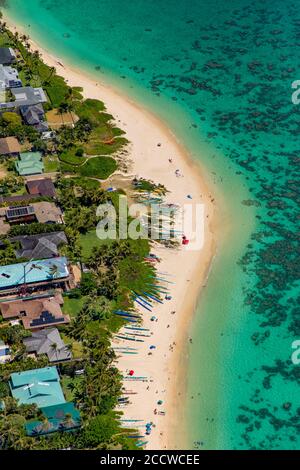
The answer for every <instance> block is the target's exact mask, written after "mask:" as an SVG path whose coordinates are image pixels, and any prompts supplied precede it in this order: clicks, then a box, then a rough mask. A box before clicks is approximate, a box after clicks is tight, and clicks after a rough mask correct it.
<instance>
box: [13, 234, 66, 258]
mask: <svg viewBox="0 0 300 470" xmlns="http://www.w3.org/2000/svg"><path fill="white" fill-rule="evenodd" d="M10 241H11V242H18V244H19V245H20V248H18V249H17V250H15V253H16V257H17V258H27V259H44V258H54V257H56V256H58V255H59V250H58V249H59V247H61V246H62V245H67V243H68V240H67V237H66V235H65V234H64V232H52V233H40V234H37V235H19V236H17V237H12V238H10Z"/></svg>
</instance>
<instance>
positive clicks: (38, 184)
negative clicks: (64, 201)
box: [26, 178, 55, 197]
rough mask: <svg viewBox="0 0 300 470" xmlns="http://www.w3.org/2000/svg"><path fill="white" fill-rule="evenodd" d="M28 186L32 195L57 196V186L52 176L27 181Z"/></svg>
mask: <svg viewBox="0 0 300 470" xmlns="http://www.w3.org/2000/svg"><path fill="white" fill-rule="evenodd" d="M26 188H27V191H28V192H29V194H32V195H38V196H47V197H55V187H54V184H53V182H52V180H51V178H42V179H38V180H31V181H27V182H26Z"/></svg>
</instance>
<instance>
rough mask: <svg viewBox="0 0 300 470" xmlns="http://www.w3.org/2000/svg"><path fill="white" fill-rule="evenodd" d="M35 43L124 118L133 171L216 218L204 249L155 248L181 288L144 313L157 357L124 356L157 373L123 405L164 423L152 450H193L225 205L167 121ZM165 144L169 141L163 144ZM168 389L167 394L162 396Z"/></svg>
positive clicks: (144, 349)
mask: <svg viewBox="0 0 300 470" xmlns="http://www.w3.org/2000/svg"><path fill="white" fill-rule="evenodd" d="M3 20H5V21H6V23H7V26H8V28H9V29H10V30H11V31H13V32H15V31H18V32H21V33H24V32H25V33H26V34H28V33H27V32H26V30H25V28H24V29H23V28H22V27H20V26H19V25H16V24H15V23H14V22H13V20H11V19H10V18H9V17H8V16H7V14H6V13H5V14H4V16H3ZM29 42H30V44H31V45H32V48H33V50H38V51H39V52H40V54H41V57H42V58H43V60H44V61H45V63H47V64H48V65H50V66H54V67H55V68H56V71H57V73H58V74H59V75H61V76H63V77H64V78H65V79H66V81H67V82H68V84H69V85H70V86H82V87H83V95H84V97H85V98H96V99H100V100H101V101H103V102H104V104H105V106H106V109H107V111H108V112H109V113H111V114H112V115H113V116H114V118H115V122H116V124H117V125H118V126H119V127H121V128H122V129H123V130H124V131H125V132H126V137H127V138H128V140H129V141H130V144H129V146H128V150H129V155H130V160H132V168H131V169H130V174H132V175H138V176H139V177H144V178H146V179H151V180H153V181H154V182H155V183H161V184H164V185H165V186H166V188H167V190H168V191H169V193H167V197H166V201H167V202H172V203H178V204H180V205H181V206H182V205H183V204H185V203H187V202H188V200H187V198H186V196H187V194H192V196H193V203H194V202H196V203H197V202H198V203H201V204H204V206H205V212H206V216H207V217H206V220H208V222H207V223H206V224H205V234H204V246H203V248H202V249H201V250H200V251H197V252H195V251H189V250H186V249H184V248H181V249H180V250H179V251H175V250H167V249H165V248H161V247H158V248H156V249H154V250H153V251H154V252H155V253H156V254H158V256H159V257H161V258H162V261H161V263H160V264H159V266H158V268H159V270H160V271H163V272H168V273H170V274H172V278H170V279H172V282H175V283H176V291H175V288H174V287H171V288H170V295H171V296H172V300H171V301H166V302H165V303H164V304H162V305H159V307H157V308H155V313H154V314H155V316H157V317H158V318H159V322H158V323H157V324H154V323H153V322H150V317H149V315H148V316H147V314H145V313H144V312H143V313H144V315H143V318H144V321H143V323H144V325H145V327H147V328H150V327H151V329H152V330H153V335H152V336H151V343H150V344H155V346H156V350H155V352H154V353H153V354H152V355H151V356H149V355H148V352H149V343H148V344H147V343H146V342H145V343H138V344H142V346H140V347H139V355H137V356H136V357H135V356H132V358H130V359H129V356H122V357H120V358H119V359H118V367H119V368H120V370H123V371H124V370H125V369H132V368H133V369H134V370H135V371H136V375H145V373H147V376H148V377H149V380H150V377H151V378H152V379H153V382H150V385H149V390H147V388H146V387H147V385H146V384H145V383H143V382H135V383H133V384H131V388H132V387H134V388H135V390H136V391H137V393H138V394H137V395H132V397H134V398H132V400H133V403H132V404H130V405H129V406H127V407H126V408H125V409H122V411H124V418H126V419H143V420H145V422H149V421H153V422H154V423H155V426H156V427H155V428H154V430H153V431H152V433H151V435H150V437H149V439H148V445H147V449H175V448H180V449H185V448H187V447H186V446H187V443H186V442H184V441H183V440H184V438H186V437H187V432H186V431H185V430H183V424H187V423H186V422H185V420H184V401H185V397H186V379H187V378H186V377H185V374H184V369H185V364H186V361H187V360H188V357H187V345H188V337H187V335H188V327H189V325H190V322H191V320H192V317H193V315H194V313H195V309H196V305H197V302H198V299H199V297H200V296H201V291H202V289H201V288H202V287H203V286H204V285H205V284H206V282H207V278H208V274H209V270H210V267H211V263H212V260H213V257H214V255H215V252H216V238H217V237H216V233H217V231H218V228H219V225H220V224H219V222H218V221H217V220H216V219H217V217H216V211H217V208H216V204H215V202H214V199H213V192H212V191H211V190H210V188H208V186H207V184H206V182H205V181H204V179H203V176H202V174H201V170H200V165H198V164H196V163H195V162H194V161H193V160H192V159H191V157H190V156H189V154H188V152H187V151H186V150H185V149H184V147H183V146H182V144H181V143H180V142H178V141H177V138H176V136H175V135H174V134H173V133H172V131H171V130H170V129H169V128H168V127H167V125H166V124H165V123H163V122H162V121H160V120H159V119H158V118H157V117H156V116H154V115H152V114H151V113H150V112H149V111H148V110H145V109H143V108H142V106H139V105H138V104H136V103H134V102H132V101H131V100H130V99H129V98H128V97H126V96H125V95H123V94H122V93H121V92H118V91H116V90H114V89H113V88H111V87H110V86H109V85H107V84H105V83H103V82H102V81H101V82H100V81H97V80H96V79H95V78H93V77H90V76H89V75H88V74H86V73H85V72H82V71H80V70H77V69H76V67H74V66H73V65H70V64H63V63H62V62H61V61H60V59H58V58H55V57H54V56H53V55H52V54H51V53H49V52H48V51H47V50H46V49H44V48H43V47H40V46H39V45H38V44H37V43H35V42H34V41H33V40H32V39H30V41H29ZM158 143H160V144H161V145H160V147H158V145H157V144H158ZM154 156H156V157H157V163H158V164H157V165H156V167H154V166H153V160H154ZM170 157H172V160H173V163H172V164H170V163H169V161H168V158H170ZM126 158H127V157H126ZM177 168H179V169H180V172H181V173H182V174H183V175H184V178H180V179H179V178H177V177H176V176H175V170H176V169H177ZM172 310H176V314H175V315H171V314H170V312H171V311H172ZM175 320H176V321H175ZM171 321H172V322H173V323H172V324H171ZM169 322H170V323H169ZM168 325H170V326H169V327H168ZM174 342H175V343H176V346H175V347H174V345H173V343H174ZM172 345H173V347H172V348H171V350H170V346H172ZM133 358H134V359H133ZM157 390H158V393H156V391H157ZM164 390H165V392H164ZM162 393H163V394H164V396H163V397H162V396H161V395H160V394H162ZM145 394H147V395H145ZM145 396H147V403H146V402H145V401H146V400H145ZM183 397H184V398H183ZM182 398H183V399H182ZM158 399H163V402H164V411H165V412H166V416H164V417H163V416H162V417H161V416H159V417H158V416H157V415H154V414H153V409H154V408H155V407H156V402H157V400H158ZM165 403H166V405H165ZM175 410H176V412H174V411H175ZM132 413H134V416H135V418H133V414H132ZM178 423H180V429H181V432H182V435H180V436H177V435H176V436H175V431H176V428H177V429H178V428H179V426H178V427H177V425H178Z"/></svg>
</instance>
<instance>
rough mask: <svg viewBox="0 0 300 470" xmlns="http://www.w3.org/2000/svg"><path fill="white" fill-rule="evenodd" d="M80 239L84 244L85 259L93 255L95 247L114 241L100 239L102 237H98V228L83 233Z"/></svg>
mask: <svg viewBox="0 0 300 470" xmlns="http://www.w3.org/2000/svg"><path fill="white" fill-rule="evenodd" d="M79 241H80V244H81V246H82V258H83V261H84V260H86V259H87V258H89V257H90V256H91V255H92V253H93V251H94V250H95V248H98V247H100V246H101V245H103V244H106V245H107V244H109V243H111V242H112V241H111V240H100V238H98V237H97V234H96V230H91V231H90V232H87V233H86V234H84V235H83V234H81V235H80V237H79Z"/></svg>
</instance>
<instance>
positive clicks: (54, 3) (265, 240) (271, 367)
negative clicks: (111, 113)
mask: <svg viewBox="0 0 300 470" xmlns="http://www.w3.org/2000/svg"><path fill="white" fill-rule="evenodd" d="M4 3H6V5H7V8H8V9H7V12H8V13H9V15H10V16H11V18H15V19H16V21H17V22H18V23H20V24H22V25H23V27H25V29H26V30H27V31H28V33H29V34H30V35H31V36H32V37H33V38H35V39H37V40H38V41H39V42H40V43H41V44H42V45H44V46H46V48H47V49H49V50H50V51H51V52H52V53H53V54H54V55H55V56H57V57H60V58H61V59H62V60H65V61H66V62H69V63H72V64H74V65H76V66H78V67H80V68H82V69H85V70H87V71H89V73H93V74H94V75H95V76H103V77H104V79H105V80H106V81H107V82H109V83H112V84H113V85H114V86H116V87H119V88H121V89H122V90H124V91H125V92H126V93H127V94H129V95H130V96H132V97H133V98H134V99H136V100H137V101H139V102H141V103H142V104H143V105H144V106H146V107H147V108H149V109H150V110H152V111H153V112H155V113H156V114H157V115H158V116H160V117H161V118H162V119H163V120H164V121H166V122H167V124H168V125H169V126H170V128H171V129H172V130H173V131H174V133H175V134H176V136H177V137H178V138H179V139H180V140H181V141H182V142H183V143H184V145H185V146H186V147H187V148H188V150H189V151H190V153H191V155H192V157H193V158H194V159H196V160H198V161H200V162H201V164H202V166H203V167H204V168H205V173H206V177H207V179H208V181H209V183H210V184H211V185H212V186H213V187H214V188H215V189H214V191H215V195H216V197H217V198H218V197H220V198H221V197H222V199H223V198H224V200H225V202H226V206H225V207H224V209H223V214H222V219H223V223H224V226H225V225H226V226H228V224H230V226H231V231H230V234H229V235H228V236H226V237H224V239H223V240H222V241H221V242H220V243H219V246H218V254H217V256H216V258H215V260H214V263H213V266H212V270H211V273H210V276H209V281H208V284H207V286H206V288H205V289H204V291H203V293H202V295H201V298H200V299H199V303H198V307H197V311H196V314H195V317H194V320H193V323H192V325H191V330H190V335H191V336H192V337H193V343H192V344H191V345H190V348H189V362H188V370H187V381H188V382H187V388H188V392H187V399H186V402H184V403H183V406H184V407H185V411H186V421H187V424H188V428H189V435H188V447H189V448H195V447H197V448H203V449H224V448H225V449H264V448H268V449H297V448H298V449H299V448H300V400H299V380H300V367H299V366H295V365H293V364H292V362H291V360H290V358H291V353H292V349H291V343H292V341H293V340H294V339H297V338H300V312H299V267H298V265H299V263H297V256H298V257H299V245H298V244H297V230H298V232H299V211H298V210H297V209H298V207H299V150H300V145H299V137H298V135H299V131H300V125H299V122H300V121H299V110H300V106H295V105H293V104H292V102H291V91H292V90H291V83H292V81H293V80H296V79H300V59H299V45H300V35H299V28H300V13H299V12H298V10H299V7H300V2H299V0H294V1H291V0H285V1H282V0H281V1H278V0H273V1H269V0H265V1H263V0H252V1H249V0H239V1H238V0H231V1H228V2H224V1H221V0H208V1H204V0H185V1H183V0H152V1H151V2H149V1H145V0H135V1H134V2H123V1H121V0H85V1H82V0H72V1H67V0H26V1H24V0H7V1H6V2H4ZM297 7H298V8H297ZM299 11H300V10H299ZM180 432H181V431H180V429H178V435H179V439H178V440H180Z"/></svg>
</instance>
